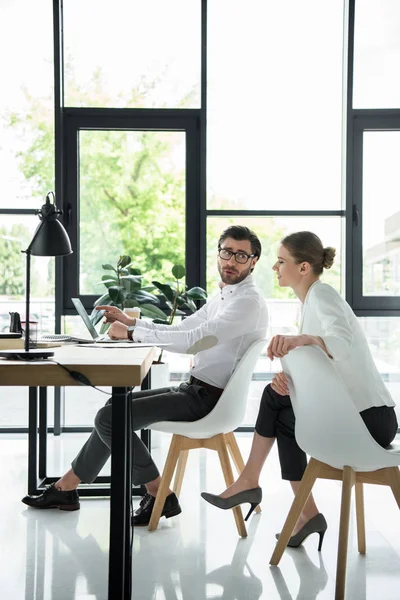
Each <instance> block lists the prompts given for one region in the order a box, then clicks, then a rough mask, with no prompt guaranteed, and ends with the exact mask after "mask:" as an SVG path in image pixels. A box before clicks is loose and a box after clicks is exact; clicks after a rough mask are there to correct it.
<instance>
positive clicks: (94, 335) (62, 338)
mask: <svg viewBox="0 0 400 600" xmlns="http://www.w3.org/2000/svg"><path fill="white" fill-rule="evenodd" d="M71 300H72V303H73V305H74V306H75V308H76V310H77V313H78V315H79V316H80V318H81V319H82V321H83V322H84V324H85V325H86V329H87V330H88V332H89V333H90V335H91V338H82V337H78V336H76V335H64V334H62V333H54V334H52V335H43V336H42V337H41V338H40V340H39V341H44V342H45V341H48V342H51V341H57V342H76V343H80V344H85V343H86V344H87V343H90V344H93V342H94V343H97V342H101V343H102V344H118V343H119V344H120V343H121V342H125V343H127V342H128V340H112V339H111V338H109V337H108V335H107V334H104V335H100V334H99V333H98V332H97V330H96V328H95V326H94V324H93V323H92V321H91V319H90V317H89V315H88V314H87V312H86V309H85V307H84V306H83V304H82V302H81V301H80V300H79V298H71ZM102 316H103V315H102V312H101V311H99V317H98V319H97V321H98V320H100V319H101V317H102Z"/></svg>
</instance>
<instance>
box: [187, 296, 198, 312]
mask: <svg viewBox="0 0 400 600" xmlns="http://www.w3.org/2000/svg"><path fill="white" fill-rule="evenodd" d="M186 304H187V306H188V308H190V310H191V311H192V312H196V310H197V306H196V305H195V303H194V302H193V300H192V299H191V298H186Z"/></svg>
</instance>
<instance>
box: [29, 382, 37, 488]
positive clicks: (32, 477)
mask: <svg viewBox="0 0 400 600" xmlns="http://www.w3.org/2000/svg"><path fill="white" fill-rule="evenodd" d="M36 489H37V388H35V387H30V388H29V416H28V494H36Z"/></svg>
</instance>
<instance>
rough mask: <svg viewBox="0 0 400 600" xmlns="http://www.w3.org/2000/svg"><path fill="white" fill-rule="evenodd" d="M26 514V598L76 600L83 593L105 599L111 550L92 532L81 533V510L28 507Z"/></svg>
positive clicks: (33, 599)
mask: <svg viewBox="0 0 400 600" xmlns="http://www.w3.org/2000/svg"><path fill="white" fill-rule="evenodd" d="M22 514H23V516H24V517H25V518H26V542H27V543H26V548H27V554H26V570H25V573H26V577H25V600H42V599H43V598H45V597H46V598H48V597H50V598H54V599H55V598H58V599H61V598H62V600H75V598H77V597H78V596H79V595H82V596H88V597H90V598H91V600H104V599H105V598H106V597H107V589H108V553H104V552H103V551H102V550H101V548H100V546H99V544H98V543H97V541H96V539H95V538H94V537H93V536H92V535H91V534H89V535H88V536H86V537H81V536H80V535H79V533H78V531H77V526H78V523H79V517H80V511H75V512H71V513H66V512H61V511H51V512H50V511H43V512H42V511H37V510H30V509H27V510H26V511H24V513H22ZM49 569H50V573H49ZM49 588H50V589H49Z"/></svg>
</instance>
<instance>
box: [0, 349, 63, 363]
mask: <svg viewBox="0 0 400 600" xmlns="http://www.w3.org/2000/svg"><path fill="white" fill-rule="evenodd" d="M51 356H54V352H43V350H29V351H26V350H25V351H24V350H3V351H1V352H0V358H7V359H8V360H23V361H27V360H46V358H50V357H51Z"/></svg>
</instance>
